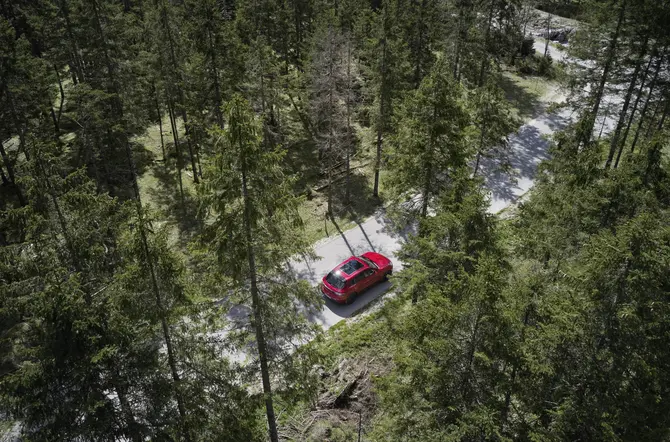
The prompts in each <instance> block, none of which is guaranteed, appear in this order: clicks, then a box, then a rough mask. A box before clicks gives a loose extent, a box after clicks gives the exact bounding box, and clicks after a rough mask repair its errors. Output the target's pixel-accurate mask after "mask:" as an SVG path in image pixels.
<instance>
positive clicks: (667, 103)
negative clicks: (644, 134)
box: [648, 100, 670, 138]
mask: <svg viewBox="0 0 670 442" xmlns="http://www.w3.org/2000/svg"><path fill="white" fill-rule="evenodd" d="M669 111H670V100H666V101H665V107H664V108H663V115H662V116H661V119H660V120H659V122H658V125H657V126H656V130H655V131H654V132H653V133H652V134H651V136H652V137H653V136H654V135H655V134H656V133H658V132H660V131H661V130H663V126H664V125H665V119H666V118H667V117H668V112H669ZM648 138H649V137H648Z"/></svg>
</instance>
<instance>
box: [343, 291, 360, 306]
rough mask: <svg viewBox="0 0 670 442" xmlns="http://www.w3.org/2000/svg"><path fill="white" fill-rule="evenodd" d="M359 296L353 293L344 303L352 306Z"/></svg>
mask: <svg viewBox="0 0 670 442" xmlns="http://www.w3.org/2000/svg"><path fill="white" fill-rule="evenodd" d="M357 296H358V293H352V294H351V295H349V297H348V298H347V300H346V301H344V303H345V304H346V305H350V304H351V303H353V302H354V300H355V299H356V297H357Z"/></svg>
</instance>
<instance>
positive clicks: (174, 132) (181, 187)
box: [167, 94, 184, 210]
mask: <svg viewBox="0 0 670 442" xmlns="http://www.w3.org/2000/svg"><path fill="white" fill-rule="evenodd" d="M167 102H168V114H169V116H170V126H171V127H172V139H173V140H174V149H175V154H176V155H177V178H178V182H179V198H180V199H181V207H182V210H184V184H183V182H182V179H181V168H182V165H181V161H182V159H181V149H180V148H179V134H178V133H177V121H176V120H175V116H174V110H173V109H172V98H170V96H169V94H168V100H167Z"/></svg>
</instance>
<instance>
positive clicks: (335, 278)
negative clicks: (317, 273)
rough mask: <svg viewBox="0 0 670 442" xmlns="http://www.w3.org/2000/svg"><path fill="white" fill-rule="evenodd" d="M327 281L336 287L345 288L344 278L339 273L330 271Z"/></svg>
mask: <svg viewBox="0 0 670 442" xmlns="http://www.w3.org/2000/svg"><path fill="white" fill-rule="evenodd" d="M326 281H327V282H328V284H330V285H332V286H333V287H335V288H336V289H342V288H344V278H343V277H342V276H340V275H338V274H337V273H334V272H330V273H328V276H326Z"/></svg>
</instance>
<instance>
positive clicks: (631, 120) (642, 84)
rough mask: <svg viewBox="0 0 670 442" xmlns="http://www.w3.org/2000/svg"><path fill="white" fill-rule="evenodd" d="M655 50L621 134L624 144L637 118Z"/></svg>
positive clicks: (622, 143) (623, 144)
mask: <svg viewBox="0 0 670 442" xmlns="http://www.w3.org/2000/svg"><path fill="white" fill-rule="evenodd" d="M655 52H656V51H655V50H654V51H652V55H651V56H650V57H649V62H647V66H646V67H645V69H644V73H643V74H642V80H640V88H639V89H638V91H637V97H635V102H634V103H633V109H632V110H631V111H630V118H628V123H627V124H626V129H624V132H623V135H622V136H621V145H622V146H625V145H626V140H627V139H628V133H629V131H630V127H631V126H632V125H633V121H634V120H635V112H637V106H638V104H640V99H641V98H642V94H643V92H644V85H645V83H646V82H647V76H648V75H649V69H650V68H651V64H652V62H653V61H654V56H653V53H655ZM622 149H623V147H622Z"/></svg>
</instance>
